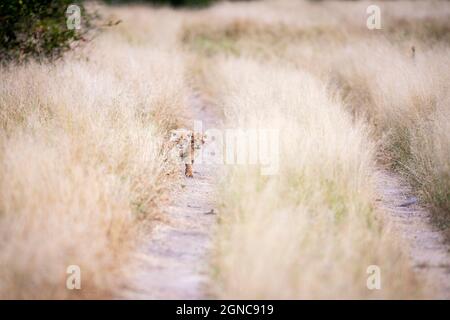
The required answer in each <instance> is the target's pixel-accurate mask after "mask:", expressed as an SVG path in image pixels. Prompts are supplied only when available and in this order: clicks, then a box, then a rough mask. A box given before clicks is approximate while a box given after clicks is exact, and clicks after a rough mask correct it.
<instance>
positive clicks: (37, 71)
mask: <svg viewBox="0 0 450 320" xmlns="http://www.w3.org/2000/svg"><path fill="white" fill-rule="evenodd" d="M102 13H103V14H104V15H113V16H115V17H116V18H119V19H121V20H122V21H123V22H122V24H121V25H119V26H118V27H115V28H112V29H110V30H108V31H107V32H105V33H103V34H102V35H101V36H100V37H98V38H97V39H96V40H95V41H94V42H92V43H91V44H90V45H89V46H88V47H87V48H85V51H83V52H76V53H74V54H73V55H72V56H69V57H67V58H66V59H65V60H64V61H60V62H57V63H55V64H54V65H40V64H36V63H30V64H28V65H23V66H10V67H8V68H3V69H2V70H1V72H0V83H1V87H0V124H1V125H0V128H1V129H0V150H1V152H0V237H1V241H0V242H1V243H0V267H1V271H0V297H1V298H32V299H36V298H38V299H43V298H57V299H66V298H87V297H90V298H108V297H112V296H113V295H114V294H115V292H116V291H115V290H118V289H119V288H120V287H121V286H122V285H124V279H126V278H125V277H126V273H127V269H128V267H130V264H131V259H130V257H131V256H132V254H133V249H134V247H135V245H136V242H137V240H139V239H138V238H139V235H140V232H142V230H143V229H142V225H146V224H145V223H144V224H143V223H142V222H143V221H144V222H150V223H151V221H152V219H158V218H159V214H160V213H159V207H160V205H161V203H162V202H163V201H164V199H165V197H166V192H167V189H168V187H169V186H170V183H171V181H172V180H173V179H174V170H173V164H172V162H171V161H167V157H168V156H167V154H166V151H165V148H164V139H165V135H166V133H167V132H168V130H169V129H171V128H173V127H175V126H177V121H178V120H177V119H179V118H180V115H181V114H182V113H183V109H184V102H185V93H186V90H185V88H186V87H185V83H184V78H183V77H184V75H183V72H184V71H183V57H182V54H181V53H179V52H180V51H177V50H176V48H175V47H174V43H175V42H173V41H172V40H173V39H176V34H175V32H176V22H171V21H168V20H164V19H163V16H164V15H165V14H167V12H166V11H165V10H151V9H144V8H132V9H114V10H112V9H107V8H102ZM149 21H151V22H150V23H149ZM155 26H159V27H163V29H164V30H167V32H168V34H167V35H166V37H165V38H160V37H159V36H160V34H159V32H158V31H157V29H156V28H155ZM164 26H165V27H164ZM163 40H164V41H163ZM69 265H78V266H79V267H80V268H81V290H73V291H71V290H68V289H66V278H67V276H68V275H67V274H66V269H67V267H68V266H69Z"/></svg>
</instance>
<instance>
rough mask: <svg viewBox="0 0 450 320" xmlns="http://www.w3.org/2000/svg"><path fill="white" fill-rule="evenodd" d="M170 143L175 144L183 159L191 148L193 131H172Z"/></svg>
mask: <svg viewBox="0 0 450 320" xmlns="http://www.w3.org/2000/svg"><path fill="white" fill-rule="evenodd" d="M169 141H170V142H172V143H173V144H175V146H176V148H177V149H178V151H179V153H180V156H181V157H186V156H188V155H189V152H190V148H191V143H192V131H191V130H187V129H175V130H171V131H170V138H169Z"/></svg>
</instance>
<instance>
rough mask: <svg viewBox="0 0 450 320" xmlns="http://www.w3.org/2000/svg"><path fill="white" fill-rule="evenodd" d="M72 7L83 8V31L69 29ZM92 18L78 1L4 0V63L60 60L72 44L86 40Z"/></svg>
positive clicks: (0, 54) (0, 31) (0, 34)
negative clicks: (69, 11) (68, 19)
mask: <svg viewBox="0 0 450 320" xmlns="http://www.w3.org/2000/svg"><path fill="white" fill-rule="evenodd" d="M71 4H76V5H78V6H79V7H80V9H81V22H82V28H81V29H80V30H76V29H73V30H70V29H69V28H68V27H67V15H66V10H67V8H68V6H69V5H71ZM93 18H94V15H93V14H89V13H87V12H86V11H85V10H84V7H83V5H82V4H81V2H80V1H77V0H57V1H36V0H21V1H15V0H4V1H2V2H0V21H1V25H2V27H1V28H0V58H1V61H2V62H6V61H11V60H18V61H23V60H27V59H28V58H30V57H34V58H37V59H42V58H50V59H54V58H58V57H61V55H62V54H63V53H64V52H65V51H66V50H68V49H70V48H71V45H72V43H74V42H75V41H79V40H83V39H84V37H83V36H84V35H85V34H86V33H87V32H88V31H89V30H90V29H91V28H92V19H93Z"/></svg>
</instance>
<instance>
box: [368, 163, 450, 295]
mask: <svg viewBox="0 0 450 320" xmlns="http://www.w3.org/2000/svg"><path fill="white" fill-rule="evenodd" d="M377 180H378V181H377V189H378V192H379V194H380V199H379V200H380V201H379V206H380V208H381V209H382V210H384V212H386V213H387V214H388V219H389V220H390V221H391V223H392V226H393V228H394V230H395V231H396V232H398V234H399V235H400V236H401V238H402V239H403V240H404V245H406V246H407V247H408V249H409V250H408V252H409V256H410V259H411V261H412V264H413V268H414V271H415V272H417V274H418V275H419V277H420V278H421V279H422V281H427V283H428V286H430V287H432V288H434V289H435V290H436V294H435V296H436V297H437V298H440V299H450V254H449V247H448V245H446V244H445V243H444V239H443V237H442V235H441V233H440V232H439V231H438V230H436V229H435V228H433V227H432V225H431V222H430V213H429V212H428V211H427V210H426V209H425V208H423V207H421V206H420V205H419V204H418V203H417V199H416V198H415V197H414V196H413V195H412V194H411V190H410V188H409V186H408V185H407V184H406V183H404V182H402V180H401V179H400V178H399V177H398V176H396V175H395V174H393V173H390V172H387V171H381V172H379V175H378V177H377ZM381 272H382V271H381Z"/></svg>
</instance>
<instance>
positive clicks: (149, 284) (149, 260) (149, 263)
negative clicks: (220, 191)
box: [125, 96, 220, 299]
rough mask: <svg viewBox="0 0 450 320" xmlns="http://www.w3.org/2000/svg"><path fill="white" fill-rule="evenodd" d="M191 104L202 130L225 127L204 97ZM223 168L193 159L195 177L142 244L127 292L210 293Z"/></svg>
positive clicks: (163, 295) (156, 295) (160, 295)
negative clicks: (219, 176) (219, 179)
mask: <svg viewBox="0 0 450 320" xmlns="http://www.w3.org/2000/svg"><path fill="white" fill-rule="evenodd" d="M189 107H190V109H191V113H192V115H193V120H202V122H203V130H207V129H208V128H211V127H214V128H219V127H220V123H219V122H218V121H217V117H215V115H214V114H213V113H211V111H210V109H208V108H207V107H206V105H205V103H204V102H203V101H202V99H201V98H200V97H198V96H193V97H192V98H191V99H190V106H189ZM183 169H184V166H183V167H181V166H180V170H183ZM218 169H219V167H218V165H214V164H207V163H201V164H198V163H197V164H194V178H184V180H183V181H182V185H181V186H180V187H179V188H178V189H177V190H174V191H173V194H172V199H173V200H172V203H171V205H169V206H167V207H166V208H165V210H164V214H165V215H166V216H167V218H168V221H169V223H161V224H159V225H158V226H156V227H155V228H154V229H153V230H152V237H151V238H150V239H149V240H148V243H147V244H146V245H145V246H143V247H142V248H141V252H140V255H141V258H142V256H143V257H144V258H143V259H141V260H142V265H141V266H140V269H139V271H138V272H137V273H136V274H135V276H134V277H133V280H132V282H133V283H132V285H131V287H130V290H128V291H127V293H126V294H125V297H126V298H132V299H205V298H207V297H208V276H209V274H208V267H209V266H208V261H209V259H208V254H209V250H210V247H211V239H212V232H213V226H214V223H215V221H216V216H217V209H216V208H215V205H214V192H215V186H216V183H217V173H218Z"/></svg>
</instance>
